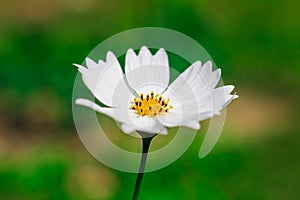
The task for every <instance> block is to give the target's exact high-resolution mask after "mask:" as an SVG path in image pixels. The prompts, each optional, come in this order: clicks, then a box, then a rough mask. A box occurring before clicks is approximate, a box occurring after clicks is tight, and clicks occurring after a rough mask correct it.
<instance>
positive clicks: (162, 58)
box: [152, 48, 169, 66]
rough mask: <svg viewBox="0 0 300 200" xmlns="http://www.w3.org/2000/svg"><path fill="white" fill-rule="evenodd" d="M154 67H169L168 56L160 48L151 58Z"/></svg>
mask: <svg viewBox="0 0 300 200" xmlns="http://www.w3.org/2000/svg"><path fill="white" fill-rule="evenodd" d="M152 63H153V64H155V65H162V66H169V60H168V55H167V53H166V51H165V50H164V49H163V48H160V49H159V50H158V51H157V52H156V54H155V55H154V56H153V58H152Z"/></svg>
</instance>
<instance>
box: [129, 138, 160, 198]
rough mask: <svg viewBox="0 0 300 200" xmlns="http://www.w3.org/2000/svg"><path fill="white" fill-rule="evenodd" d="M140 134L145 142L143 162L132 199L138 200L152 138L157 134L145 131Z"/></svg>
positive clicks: (143, 145)
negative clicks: (149, 133)
mask: <svg viewBox="0 0 300 200" xmlns="http://www.w3.org/2000/svg"><path fill="white" fill-rule="evenodd" d="M140 135H141V137H142V141H143V144H142V148H143V151H142V159H141V163H140V168H139V173H138V176H137V179H136V183H135V188H134V193H133V197H132V200H136V199H137V198H138V194H139V191H140V187H141V183H142V180H143V176H144V171H145V165H146V159H147V155H148V151H149V147H150V144H151V141H152V139H153V138H154V136H155V135H151V136H150V135H146V134H144V133H140Z"/></svg>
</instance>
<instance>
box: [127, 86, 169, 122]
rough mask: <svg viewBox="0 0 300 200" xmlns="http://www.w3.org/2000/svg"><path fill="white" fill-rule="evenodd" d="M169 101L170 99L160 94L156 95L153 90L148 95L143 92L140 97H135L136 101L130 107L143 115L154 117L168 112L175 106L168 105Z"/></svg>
mask: <svg viewBox="0 0 300 200" xmlns="http://www.w3.org/2000/svg"><path fill="white" fill-rule="evenodd" d="M169 102H170V99H167V100H164V99H163V97H162V96H161V95H160V94H156V95H154V92H153V91H152V92H151V93H150V94H147V95H144V94H143V93H141V95H140V97H139V99H137V98H136V97H134V103H133V105H132V106H131V107H130V108H131V109H132V110H135V111H136V112H137V113H138V114H139V115H141V116H150V117H154V116H156V115H157V114H161V113H166V112H168V111H169V110H170V109H172V108H173V106H171V105H168V104H169Z"/></svg>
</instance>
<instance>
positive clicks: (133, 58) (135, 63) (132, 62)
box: [125, 49, 140, 73]
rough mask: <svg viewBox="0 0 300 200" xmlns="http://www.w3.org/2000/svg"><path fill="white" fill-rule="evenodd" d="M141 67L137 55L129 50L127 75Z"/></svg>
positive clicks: (126, 58)
mask: <svg viewBox="0 0 300 200" xmlns="http://www.w3.org/2000/svg"><path fill="white" fill-rule="evenodd" d="M139 66H140V62H139V60H138V57H137V55H136V54H135V52H134V51H133V50H132V49H128V51H127V53H126V57H125V73H128V72H130V71H132V70H134V69H135V68H137V67H139Z"/></svg>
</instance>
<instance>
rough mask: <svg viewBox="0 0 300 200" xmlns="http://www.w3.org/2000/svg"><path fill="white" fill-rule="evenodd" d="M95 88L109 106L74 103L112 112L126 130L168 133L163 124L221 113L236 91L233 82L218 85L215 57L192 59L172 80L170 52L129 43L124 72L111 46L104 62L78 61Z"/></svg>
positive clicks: (195, 123) (192, 123) (188, 123)
mask: <svg viewBox="0 0 300 200" xmlns="http://www.w3.org/2000/svg"><path fill="white" fill-rule="evenodd" d="M74 65H75V66H76V67H78V70H79V72H80V73H81V74H82V79H83V82H84V84H85V85H86V86H87V88H88V89H89V90H90V91H91V93H92V94H93V95H94V96H95V97H96V98H97V99H98V100H99V101H100V102H101V103H103V104H104V105H106V107H101V106H99V105H97V104H96V103H94V102H93V101H91V100H89V99H76V104H78V105H82V106H86V107H89V108H91V109H93V110H95V111H97V112H99V113H102V114H105V115H107V116H109V117H112V118H113V119H115V120H116V121H117V122H119V123H120V124H121V126H120V127H121V129H122V130H123V131H124V132H125V133H128V134H129V133H132V132H134V131H139V132H146V133H152V134H157V133H160V134H167V129H166V128H165V127H177V126H185V127H189V128H192V129H196V130H198V129H200V124H199V121H201V120H204V119H207V118H211V117H212V116H214V115H217V114H220V111H221V110H222V109H223V108H224V107H226V106H227V105H228V104H229V103H230V102H231V101H232V100H233V99H235V98H237V97H238V96H237V95H235V94H234V95H231V94H230V93H231V92H232V90H233V89H234V86H232V85H226V86H222V87H218V88H216V85H217V83H218V82H219V80H220V77H221V71H220V69H217V70H215V71H212V62H211V61H207V62H206V63H204V64H202V63H201V62H200V61H196V62H194V63H193V64H192V65H191V66H190V67H189V68H187V69H186V70H185V71H184V72H183V73H182V74H180V75H179V76H178V77H177V78H176V79H175V80H174V81H173V82H172V83H171V84H170V85H169V79H170V71H169V62H168V55H167V53H166V52H165V50H164V49H162V48H161V49H159V50H158V51H157V52H156V54H155V55H152V54H151V52H150V51H149V49H148V48H147V47H142V48H141V49H140V52H139V53H138V55H136V54H135V52H134V51H133V50H132V49H129V50H128V51H127V54H126V58H125V74H124V73H123V71H122V68H121V66H120V64H119V62H118V60H117V58H116V57H115V55H114V54H113V53H112V52H108V53H107V56H106V62H104V61H102V60H99V61H98V63H96V62H94V61H93V60H91V59H89V58H86V66H87V67H84V66H81V65H78V64H74Z"/></svg>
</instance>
